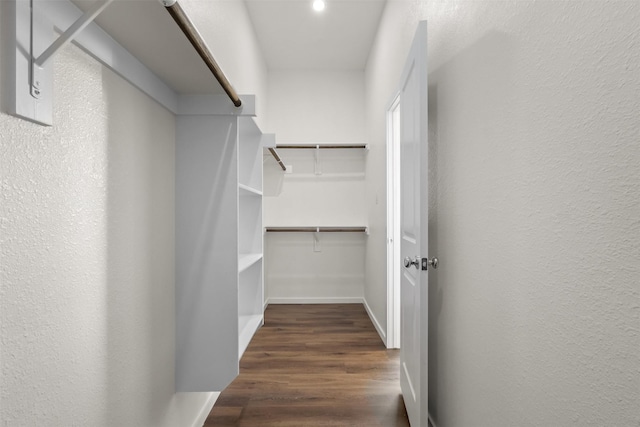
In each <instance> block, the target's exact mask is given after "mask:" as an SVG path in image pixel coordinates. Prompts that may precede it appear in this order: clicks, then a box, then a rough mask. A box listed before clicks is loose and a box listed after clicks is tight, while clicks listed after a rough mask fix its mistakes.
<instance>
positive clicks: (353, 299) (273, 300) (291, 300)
mask: <svg viewBox="0 0 640 427" xmlns="http://www.w3.org/2000/svg"><path fill="white" fill-rule="evenodd" d="M363 302H364V300H363V299H362V298H360V297H342V298H341V297H335V298H322V297H317V298H316V297H311V298H295V297H293V298H269V299H268V300H267V305H269V304H363Z"/></svg>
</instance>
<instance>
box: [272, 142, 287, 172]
mask: <svg viewBox="0 0 640 427" xmlns="http://www.w3.org/2000/svg"><path fill="white" fill-rule="evenodd" d="M269 152H270V153H271V155H272V156H273V158H274V159H276V162H278V164H279V165H280V167H281V168H282V170H283V171H285V172H286V170H287V167H286V166H285V165H284V163H282V159H281V158H280V156H278V153H277V152H276V150H275V148H271V147H269Z"/></svg>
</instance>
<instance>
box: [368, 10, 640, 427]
mask: <svg viewBox="0 0 640 427" xmlns="http://www.w3.org/2000/svg"><path fill="white" fill-rule="evenodd" d="M419 19H427V20H428V21H429V63H430V67H429V68H430V73H429V81H430V84H429V97H430V100H429V109H430V111H429V126H430V142H429V144H430V168H431V171H430V175H431V180H430V183H429V184H430V197H431V206H432V209H431V211H430V216H431V222H430V224H429V227H430V252H431V254H432V255H437V256H438V257H439V258H440V260H441V266H440V267H439V269H438V270H437V271H436V272H434V273H431V274H430V305H429V309H430V325H429V329H430V352H429V358H430V359H429V375H430V382H429V393H430V396H429V400H430V402H429V409H430V412H431V414H432V416H433V417H434V419H435V421H436V424H437V426H438V427H453V426H461V427H465V426H471V425H473V426H491V427H501V426H504V427H507V426H526V425H549V426H587V425H593V426H602V425H610V426H628V427H636V426H638V425H639V424H640V405H639V404H638V402H640V371H639V370H638V366H640V352H639V351H638V349H639V348H640V317H639V316H640V294H639V292H640V290H639V283H640V270H639V268H640V266H639V264H640V262H639V261H638V260H640V221H639V219H638V218H640V204H639V202H638V201H639V200H640V170H639V166H638V165H639V164H640V144H639V136H640V120H639V119H638V111H640V108H639V107H640V70H639V62H640V49H638V47H639V41H640V27H639V26H638V22H640V3H638V2H625V1H613V2H604V1H600V2H562V1H561V2H554V1H546V2H530V1H512V2H491V1H442V2H438V1H437V2H404V1H390V2H389V3H388V5H387V9H386V11H385V14H384V16H383V19H382V22H381V25H380V32H379V34H378V40H377V42H376V44H375V46H374V49H373V51H372V54H371V56H370V58H369V64H368V68H367V107H368V116H367V119H368V129H369V132H370V140H371V142H372V143H374V144H375V145H376V146H377V147H379V148H374V149H373V150H372V153H371V154H372V155H370V157H369V159H368V160H369V164H368V168H369V169H368V172H370V171H372V170H376V169H380V170H382V168H383V167H384V152H383V147H384V139H385V134H384V123H385V122H384V112H385V109H386V106H387V103H388V102H389V100H390V99H391V96H392V93H393V90H394V89H395V84H396V82H397V81H398V78H399V73H400V71H401V69H402V65H403V63H404V59H405V56H406V52H407V50H408V47H409V44H410V41H411V38H412V36H413V31H414V29H415V27H416V22H417V21H418V20H419ZM368 177H369V178H370V180H369V181H368V184H369V186H368V197H369V207H370V217H369V220H370V221H371V225H372V228H374V229H375V227H376V226H378V227H383V226H384V222H383V221H384V211H383V209H384V208H383V207H378V206H376V205H375V204H374V203H373V198H374V196H376V195H382V194H384V179H383V178H380V177H374V176H373V175H372V174H368ZM383 239H384V236H383V235H382V233H380V234H379V235H377V236H376V235H373V234H372V236H371V237H370V240H369V242H370V243H369V246H368V248H367V257H368V259H367V281H366V283H367V286H368V287H367V289H366V290H365V293H366V295H367V298H368V300H369V302H370V304H371V305H372V307H373V306H375V308H374V309H375V310H377V312H376V315H377V316H378V315H379V318H381V317H383V313H384V312H383V310H384V295H385V292H386V289H385V283H384V280H383V278H384V277H385V274H384V253H382V252H379V251H378V249H376V248H380V247H382V245H383V242H384V240H383ZM370 248H371V249H373V250H372V251H369V249H370ZM376 251H378V252H376ZM375 302H377V303H375Z"/></svg>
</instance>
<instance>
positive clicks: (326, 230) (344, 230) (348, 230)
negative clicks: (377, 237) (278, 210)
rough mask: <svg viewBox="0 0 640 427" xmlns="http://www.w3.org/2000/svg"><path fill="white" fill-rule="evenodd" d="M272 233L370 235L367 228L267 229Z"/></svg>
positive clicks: (266, 229)
mask: <svg viewBox="0 0 640 427" xmlns="http://www.w3.org/2000/svg"><path fill="white" fill-rule="evenodd" d="M265 231H267V232H271V233H275V232H277V233H305V232H310V233H368V232H369V229H368V228H367V227H266V228H265Z"/></svg>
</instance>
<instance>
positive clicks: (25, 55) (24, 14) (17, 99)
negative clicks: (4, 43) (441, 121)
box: [10, 0, 113, 126]
mask: <svg viewBox="0 0 640 427" xmlns="http://www.w3.org/2000/svg"><path fill="white" fill-rule="evenodd" d="M42 1H44V0H13V6H14V13H15V43H16V53H15V89H14V92H13V93H12V95H13V102H11V105H10V108H11V113H12V114H14V115H16V116H19V117H22V118H24V119H26V120H29V121H32V122H34V123H38V124H41V125H45V126H51V125H52V124H53V106H52V105H53V90H52V87H53V66H52V64H51V61H50V59H51V58H52V57H53V56H54V55H55V54H56V53H57V52H58V51H60V49H62V48H63V47H65V46H66V45H67V44H69V43H70V42H71V41H73V39H74V37H75V36H76V35H77V34H78V33H79V32H80V31H82V30H83V29H84V28H85V27H86V26H87V25H89V24H91V23H92V22H93V20H94V19H95V18H96V17H97V16H98V15H99V14H100V13H101V12H102V11H103V10H104V9H105V8H106V7H107V6H108V5H109V4H111V2H113V0H99V1H97V2H96V3H95V4H94V5H93V6H92V7H91V8H90V9H89V10H88V11H87V12H86V13H84V14H83V15H82V16H80V18H78V19H77V20H76V21H75V22H74V23H73V24H72V25H71V26H70V27H69V28H68V29H67V30H65V31H64V32H63V33H62V34H61V35H60V36H59V37H58V38H57V39H56V40H55V41H53V42H52V41H51V40H52V38H53V34H54V31H53V24H52V23H51V22H50V21H49V19H47V17H46V16H45V14H44V12H43V11H42V10H41V8H39V7H38V5H39V3H41V2H42Z"/></svg>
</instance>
